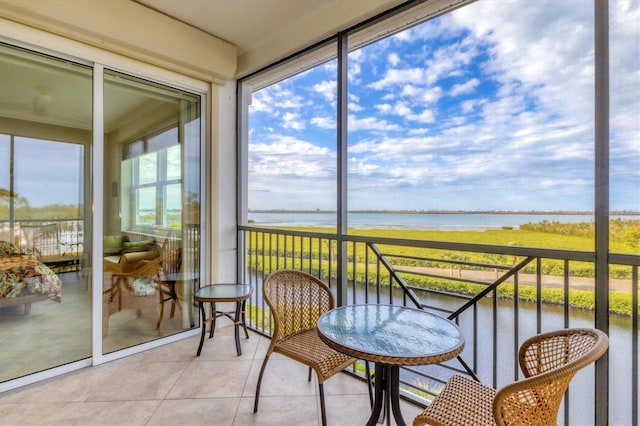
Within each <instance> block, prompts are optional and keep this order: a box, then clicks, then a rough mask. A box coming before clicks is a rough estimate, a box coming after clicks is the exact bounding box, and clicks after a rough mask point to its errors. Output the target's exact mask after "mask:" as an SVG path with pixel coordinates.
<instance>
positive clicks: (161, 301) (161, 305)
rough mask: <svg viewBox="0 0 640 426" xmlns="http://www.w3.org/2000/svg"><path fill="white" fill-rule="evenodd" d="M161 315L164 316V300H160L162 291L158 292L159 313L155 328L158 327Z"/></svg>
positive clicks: (160, 322)
mask: <svg viewBox="0 0 640 426" xmlns="http://www.w3.org/2000/svg"><path fill="white" fill-rule="evenodd" d="M163 316H164V300H162V293H160V315H158V323H157V324H156V328H157V329H160V325H161V324H162V317H163Z"/></svg>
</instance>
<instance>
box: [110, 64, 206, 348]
mask: <svg viewBox="0 0 640 426" xmlns="http://www.w3.org/2000/svg"><path fill="white" fill-rule="evenodd" d="M104 127H105V134H104V182H105V199H104V240H103V249H104V253H103V255H104V256H103V257H104V262H103V270H104V297H103V315H102V321H103V327H102V336H103V351H104V353H109V352H113V351H115V350H120V349H124V348H127V347H130V346H133V345H137V344H140V343H144V342H147V341H150V340H153V339H156V338H158V337H162V336H166V335H169V334H174V333H178V332H182V331H184V330H185V329H188V328H191V327H193V326H194V325H195V317H194V311H193V304H192V303H191V302H190V301H191V298H192V294H193V291H194V289H195V288H196V287H197V286H198V285H199V284H198V281H199V280H198V278H199V271H200V267H199V259H200V257H199V248H200V227H199V223H200V208H199V206H200V99H199V97H198V96H195V95H192V94H189V93H186V92H183V91H180V90H176V89H172V88H168V87H165V86H162V85H159V84H155V83H151V82H149V81H145V80H141V79H138V78H135V77H131V76H128V75H124V74H121V73H118V72H115V71H105V81H104Z"/></svg>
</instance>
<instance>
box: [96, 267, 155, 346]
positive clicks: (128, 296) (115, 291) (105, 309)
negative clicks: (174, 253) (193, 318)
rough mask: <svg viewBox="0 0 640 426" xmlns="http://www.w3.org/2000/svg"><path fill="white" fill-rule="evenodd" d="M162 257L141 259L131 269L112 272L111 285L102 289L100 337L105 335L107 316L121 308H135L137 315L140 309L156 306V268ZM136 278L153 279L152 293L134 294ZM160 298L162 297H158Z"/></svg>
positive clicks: (139, 313)
mask: <svg viewBox="0 0 640 426" xmlns="http://www.w3.org/2000/svg"><path fill="white" fill-rule="evenodd" d="M161 261H162V259H161V258H160V257H157V258H156V259H154V260H141V261H140V262H138V263H137V265H136V268H135V269H134V270H133V271H129V272H121V273H114V274H113V277H112V278H114V279H112V281H111V286H110V287H109V288H108V289H105V290H104V291H103V306H102V337H103V338H105V337H107V334H108V331H109V317H110V316H111V315H113V314H114V313H116V312H118V311H121V310H123V309H136V314H137V316H138V317H140V316H141V315H142V309H150V308H156V309H157V308H158V296H157V294H158V288H157V287H158V270H159V268H160V262H161ZM138 278H142V279H150V280H153V281H154V289H153V294H149V295H139V296H136V294H135V288H134V286H135V280H136V279H138ZM160 300H162V299H160Z"/></svg>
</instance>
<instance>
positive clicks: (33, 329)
mask: <svg viewBox="0 0 640 426" xmlns="http://www.w3.org/2000/svg"><path fill="white" fill-rule="evenodd" d="M0 75H1V76H2V78H1V79H0V366H1V367H0V382H4V381H8V380H12V379H16V378H19V377H23V376H26V375H29V374H33V373H36V372H41V371H44V370H47V369H50V368H53V367H57V366H61V365H64V364H68V363H70V362H74V361H78V360H81V359H84V358H89V357H90V356H91V291H92V285H91V282H90V280H89V277H90V275H91V274H90V269H89V256H88V254H87V253H88V250H89V247H90V241H89V240H88V239H87V237H88V236H89V235H90V231H89V230H90V228H91V215H90V211H89V206H88V203H87V202H86V201H87V200H89V199H90V192H89V189H88V188H87V187H86V186H85V183H86V182H88V181H89V179H87V173H88V170H89V169H90V168H89V166H88V165H89V157H88V154H89V152H90V146H91V142H92V141H91V137H92V133H91V126H92V116H91V104H92V80H91V69H90V68H87V67H85V66H81V65H78V64H74V63H71V62H68V61H61V60H57V59H54V58H50V57H47V56H44V55H39V54H36V53H34V52H29V51H26V50H22V49H16V48H13V47H9V46H4V45H1V44H0Z"/></svg>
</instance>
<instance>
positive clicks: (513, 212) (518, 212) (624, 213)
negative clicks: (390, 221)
mask: <svg viewBox="0 0 640 426" xmlns="http://www.w3.org/2000/svg"><path fill="white" fill-rule="evenodd" d="M248 212H249V213H280V214H283V213H284V214H291V213H296V214H307V213H314V214H317V213H327V214H331V213H337V212H336V211H334V210H286V209H283V210H279V209H273V210H261V209H257V210H249V211H248ZM348 213H371V214H485V215H486V214H496V215H497V214H508V215H540V216H549V215H584V216H592V215H594V212H592V211H583V210H581V211H567V210H558V211H556V210H545V211H542V210H530V211H524V210H349V212H348ZM609 215H611V216H639V215H640V211H624V210H623V211H612V212H610V213H609Z"/></svg>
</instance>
